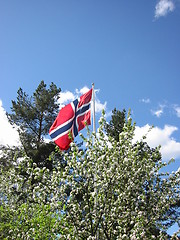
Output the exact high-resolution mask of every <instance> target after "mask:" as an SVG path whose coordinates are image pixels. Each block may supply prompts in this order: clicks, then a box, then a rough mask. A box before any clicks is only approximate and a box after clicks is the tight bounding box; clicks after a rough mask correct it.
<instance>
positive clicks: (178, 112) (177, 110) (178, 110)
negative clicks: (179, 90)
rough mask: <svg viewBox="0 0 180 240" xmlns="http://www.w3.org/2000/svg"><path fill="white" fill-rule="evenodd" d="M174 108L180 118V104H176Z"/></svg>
mask: <svg viewBox="0 0 180 240" xmlns="http://www.w3.org/2000/svg"><path fill="white" fill-rule="evenodd" d="M174 110H175V111H176V115H177V117H179V118H180V107H179V106H174Z"/></svg>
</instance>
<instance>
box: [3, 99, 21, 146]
mask: <svg viewBox="0 0 180 240" xmlns="http://www.w3.org/2000/svg"><path fill="white" fill-rule="evenodd" d="M0 123H1V124H0V145H9V146H18V145H20V141H19V135H18V132H17V130H16V129H15V128H13V127H12V125H11V124H10V123H9V122H8V119H7V116H6V111H5V110H4V108H3V105H2V101H1V100H0Z"/></svg>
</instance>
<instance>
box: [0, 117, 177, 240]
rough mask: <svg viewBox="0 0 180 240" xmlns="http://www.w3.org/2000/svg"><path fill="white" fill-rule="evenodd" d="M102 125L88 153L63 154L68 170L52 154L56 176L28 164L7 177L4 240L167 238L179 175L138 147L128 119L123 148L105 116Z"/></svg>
mask: <svg viewBox="0 0 180 240" xmlns="http://www.w3.org/2000/svg"><path fill="white" fill-rule="evenodd" d="M99 124H100V127H99V129H98V132H97V135H96V136H95V134H94V133H90V132H89V131H88V136H87V137H84V136H82V135H81V137H82V139H83V141H84V143H85V144H86V146H85V147H84V149H81V150H79V148H78V146H77V145H76V144H75V143H72V146H71V150H70V151H69V152H68V153H67V152H66V153H64V154H63V160H64V162H65V166H66V167H65V168H63V171H62V165H61V163H60V162H58V161H57V157H55V155H56V153H53V154H51V156H50V157H49V160H50V161H52V162H53V164H52V165H53V170H52V171H50V170H49V169H48V168H46V167H43V168H39V167H38V166H37V164H36V163H34V162H33V161H32V160H31V159H30V158H24V159H23V160H22V161H21V162H20V163H18V164H17V165H16V166H15V167H14V168H12V169H10V170H9V171H8V172H5V174H4V173H3V172H1V175H0V178H1V179H0V187H1V198H0V203H1V208H0V213H1V218H2V219H3V221H2V224H1V225H0V232H1V233H3V234H4V235H0V236H1V238H6V239H8V238H9V239H57V238H58V237H59V238H60V239H73V240H74V239H77V240H79V239H88V240H90V239H109V240H114V239H168V236H167V234H166V233H165V231H166V223H167V220H168V219H167V217H166V216H167V215H166V213H167V211H168V209H169V208H170V206H172V205H173V204H174V203H176V202H177V200H178V199H179V193H180V192H179V181H180V180H179V179H180V178H179V177H180V172H179V171H177V172H176V173H171V174H168V173H162V170H161V171H159V170H160V169H161V168H163V167H164V166H165V165H166V164H165V163H162V161H161V155H160V152H159V148H155V149H150V148H149V146H148V145H147V144H146V143H145V142H136V144H133V143H132V139H133V135H134V128H135V125H132V120H131V118H130V116H129V115H128V118H127V121H126V122H125V124H124V128H123V131H122V132H121V133H120V134H119V140H118V141H116V140H115V139H114V138H112V137H110V136H106V135H105V133H104V125H105V118H104V115H103V116H102V118H101V119H100V121H99ZM160 172H161V173H160ZM162 219H163V220H164V221H162ZM8 224H9V225H8ZM41 237H42V238H41ZM173 238H174V239H176V236H174V237H173Z"/></svg>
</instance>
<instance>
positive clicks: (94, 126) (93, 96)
mask: <svg viewBox="0 0 180 240" xmlns="http://www.w3.org/2000/svg"><path fill="white" fill-rule="evenodd" d="M92 99H93V132H94V133H95V134H96V122H95V92H94V83H93V84H92Z"/></svg>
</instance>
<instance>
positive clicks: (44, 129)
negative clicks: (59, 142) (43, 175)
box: [7, 81, 61, 169]
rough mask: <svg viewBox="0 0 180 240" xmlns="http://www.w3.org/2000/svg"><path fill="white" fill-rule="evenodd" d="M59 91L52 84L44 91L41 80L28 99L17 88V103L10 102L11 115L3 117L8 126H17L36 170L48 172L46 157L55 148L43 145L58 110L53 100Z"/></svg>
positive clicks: (50, 144)
mask: <svg viewBox="0 0 180 240" xmlns="http://www.w3.org/2000/svg"><path fill="white" fill-rule="evenodd" d="M60 91H61V89H60V88H57V86H56V85H55V84H54V83H51V84H50V86H49V88H47V86H46V84H45V83H44V81H41V82H40V84H39V86H38V87H37V89H36V90H35V92H34V93H33V95H32V96H28V94H27V93H26V92H24V91H23V90H22V88H19V90H18V92H17V100H16V101H15V100H13V101H12V107H11V110H12V113H8V114H7V116H8V119H9V121H10V123H11V124H12V125H16V126H17V127H18V132H19V137H20V141H21V144H22V146H23V149H24V150H25V153H26V155H27V156H28V157H30V158H31V159H32V160H33V162H35V163H36V164H37V165H38V166H39V167H44V166H46V167H48V168H49V169H52V163H51V162H50V161H49V160H48V157H49V154H50V153H51V152H52V151H53V150H54V148H55V145H54V144H53V143H45V141H44V137H45V136H46V135H47V134H48V131H49V128H50V126H51V125H52V123H53V121H54V120H55V118H56V116H57V113H58V111H59V106H58V103H57V100H58V98H59V93H60Z"/></svg>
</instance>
